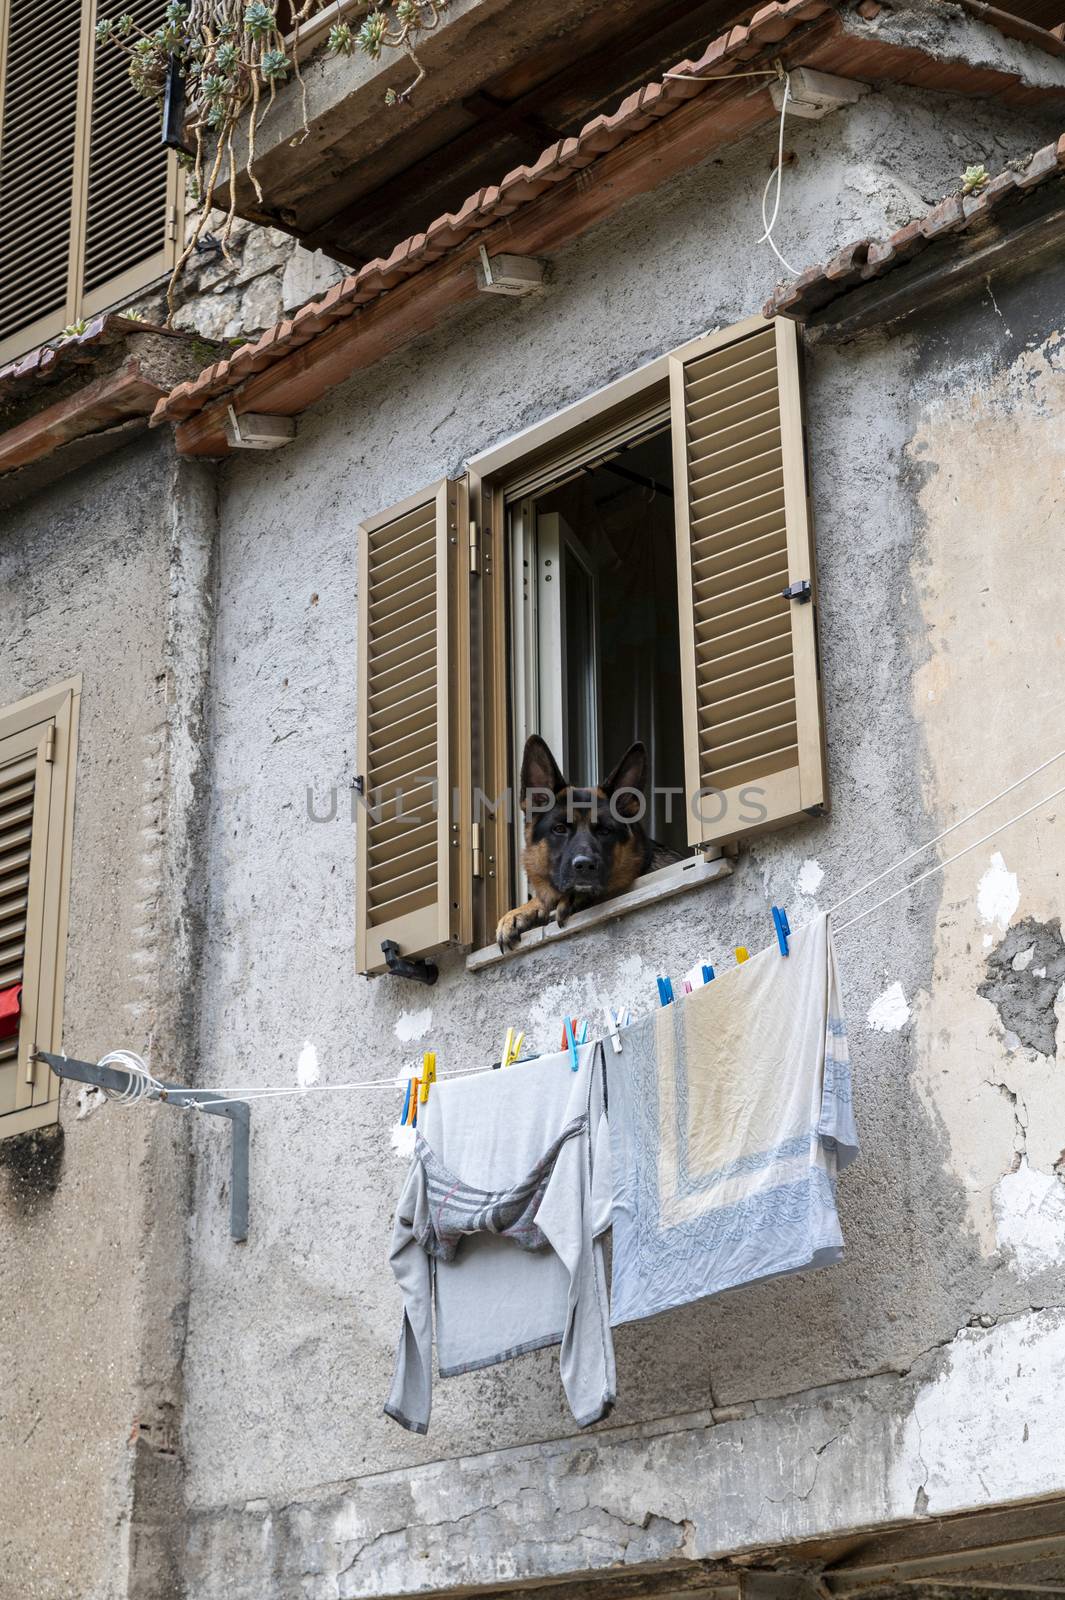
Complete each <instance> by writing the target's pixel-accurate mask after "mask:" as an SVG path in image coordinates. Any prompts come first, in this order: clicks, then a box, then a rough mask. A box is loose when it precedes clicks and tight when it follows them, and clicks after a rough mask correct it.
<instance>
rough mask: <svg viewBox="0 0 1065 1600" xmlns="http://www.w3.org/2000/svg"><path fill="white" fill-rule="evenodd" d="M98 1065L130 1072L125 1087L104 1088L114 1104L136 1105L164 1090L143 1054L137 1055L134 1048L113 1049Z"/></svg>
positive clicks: (117, 1070)
mask: <svg viewBox="0 0 1065 1600" xmlns="http://www.w3.org/2000/svg"><path fill="white" fill-rule="evenodd" d="M96 1065H97V1066H98V1067H113V1068H114V1069H115V1071H116V1072H125V1073H128V1074H129V1082H128V1083H127V1084H126V1087H125V1088H124V1089H106V1088H105V1089H104V1094H105V1095H106V1096H107V1098H108V1099H109V1100H110V1101H111V1103H112V1105H116V1106H135V1105H138V1104H139V1103H140V1101H142V1100H148V1099H152V1098H154V1097H155V1096H157V1095H160V1094H162V1093H163V1092H164V1089H163V1085H162V1084H161V1083H160V1082H159V1079H158V1078H156V1077H155V1076H154V1075H153V1073H152V1071H151V1068H150V1067H149V1066H148V1064H147V1062H146V1061H145V1060H144V1058H143V1056H138V1055H136V1054H135V1053H134V1052H133V1051H132V1050H112V1051H111V1053H110V1055H106V1056H102V1057H101V1058H100V1060H99V1061H98V1062H97V1063H96Z"/></svg>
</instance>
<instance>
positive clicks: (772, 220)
mask: <svg viewBox="0 0 1065 1600" xmlns="http://www.w3.org/2000/svg"><path fill="white" fill-rule="evenodd" d="M790 98H791V74H790V73H789V72H786V73H785V74H784V94H783V97H782V99H781V102H780V133H779V135H778V137H777V164H776V166H775V167H774V169H773V171H772V172H771V173H770V174H769V177H768V178H767V179H766V186H765V188H764V189H763V190H762V226H763V228H764V229H765V232H764V233H763V234H762V237H761V238H760V239H759V241H758V243H759V244H767V245H768V246H769V248H770V250H772V252H773V254H774V255H775V256H776V258H777V260H778V261H779V262H780V264H781V266H782V267H786V268H787V269H788V271H789V272H790V273H791V275H792V277H793V278H797V277H798V276H799V274H798V271H797V270H796V268H795V267H793V266H792V264H791V262H790V261H786V260H785V259H784V257H783V256H782V255H781V253H780V251H779V250H778V249H777V245H776V240H775V239H774V238H773V229H774V228H775V227H776V225H777V216H778V214H779V212H780V194H781V189H782V187H783V183H784V119H785V117H786V116H787V114H788V101H789V99H790ZM774 178H775V179H776V180H777V193H776V198H775V200H774V201H773V215H772V216H771V217H769V218H767V217H766V214H765V203H766V201H767V200H768V198H769V185H770V184H771V183H772V182H773V179H774Z"/></svg>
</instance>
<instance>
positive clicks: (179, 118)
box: [160, 55, 196, 156]
mask: <svg viewBox="0 0 1065 1600" xmlns="http://www.w3.org/2000/svg"><path fill="white" fill-rule="evenodd" d="M160 140H161V142H162V144H164V145H165V146H166V148H167V149H168V150H180V151H182V152H183V153H184V154H185V155H187V156H194V155H195V154H196V147H195V145H190V144H189V141H188V136H187V135H186V133H185V79H184V78H183V76H182V73H181V65H180V63H179V61H178V58H177V56H175V55H170V56H168V57H167V61H166V78H165V80H164V85H163V127H162V132H161V134H160Z"/></svg>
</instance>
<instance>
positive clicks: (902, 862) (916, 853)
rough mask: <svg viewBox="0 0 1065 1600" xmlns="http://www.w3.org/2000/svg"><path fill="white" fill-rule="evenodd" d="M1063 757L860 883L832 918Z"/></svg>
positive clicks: (831, 910)
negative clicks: (873, 876) (874, 886)
mask: <svg viewBox="0 0 1065 1600" xmlns="http://www.w3.org/2000/svg"><path fill="white" fill-rule="evenodd" d="M1062 756H1065V750H1059V751H1058V753H1057V755H1055V756H1049V757H1048V758H1047V760H1046V761H1041V762H1040V763H1039V765H1038V766H1037V767H1033V768H1032V770H1031V772H1026V773H1025V774H1024V777H1023V778H1018V779H1017V781H1016V782H1015V783H1011V784H1009V785H1008V787H1007V788H1005V789H1000V790H999V792H998V794H993V795H992V796H991V798H990V800H985V801H984V803H983V805H979V806H977V807H976V810H975V811H970V812H969V813H968V815H967V816H964V817H959V818H958V820H957V822H952V823H951V825H950V827H949V828H944V829H943V832H942V833H937V834H936V836H935V838H934V839H926V840H925V842H924V844H919V845H918V846H917V848H916V850H911V851H910V853H909V855H907V856H902V857H901V858H900V859H899V860H898V861H893V862H892V863H891V865H890V866H889V867H885V868H884V870H883V872H878V873H877V875H876V877H875V878H868V879H867V880H866V882H865V883H860V884H859V885H858V887H857V889H852V890H851V892H850V894H845V895H844V896H843V899H842V900H837V901H836V903H835V905H834V906H829V908H828V915H829V916H830V917H832V916H835V914H836V912H837V911H838V910H839V909H840V907H841V906H845V905H847V903H848V902H849V901H851V900H854V899H855V898H856V897H857V896H858V895H860V894H864V893H865V891H866V889H871V888H872V887H873V885H874V884H875V883H880V881H881V880H882V879H883V878H887V877H889V876H890V875H891V873H893V872H897V871H898V869H899V868H900V867H904V866H905V865H906V863H907V861H912V860H913V859H914V857H915V856H922V855H924V853H925V851H926V850H931V848H932V846H933V845H934V844H938V843H939V842H940V840H941V839H945V838H946V837H947V835H948V834H951V833H955V832H956V831H957V830H958V829H959V828H963V827H964V826H965V824H966V823H967V822H971V821H972V820H973V818H974V817H978V816H979V815H980V813H981V812H982V811H986V810H988V808H989V807H990V806H993V805H994V804H995V802H996V801H997V800H1004V799H1005V798H1006V796H1007V795H1008V794H1012V793H1013V791H1014V789H1019V788H1020V787H1021V784H1022V783H1027V782H1028V779H1029V778H1037V777H1038V776H1039V774H1040V773H1041V772H1045V771H1046V769H1047V767H1052V766H1053V765H1054V763H1055V761H1060V760H1061V758H1062ZM837 932H838V929H837Z"/></svg>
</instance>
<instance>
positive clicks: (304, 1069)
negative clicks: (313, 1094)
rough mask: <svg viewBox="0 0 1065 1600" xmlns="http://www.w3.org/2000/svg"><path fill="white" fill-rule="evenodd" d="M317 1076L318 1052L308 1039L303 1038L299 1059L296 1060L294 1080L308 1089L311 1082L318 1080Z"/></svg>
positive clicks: (301, 1086)
mask: <svg viewBox="0 0 1065 1600" xmlns="http://www.w3.org/2000/svg"><path fill="white" fill-rule="evenodd" d="M318 1078H319V1072H318V1052H317V1050H316V1049H315V1048H314V1045H313V1044H312V1043H311V1041H310V1039H305V1040H304V1041H303V1049H302V1050H301V1051H300V1054H299V1060H298V1061H297V1062H296V1082H297V1083H298V1084H299V1086H300V1088H301V1089H309V1088H310V1087H311V1085H312V1084H313V1083H317V1082H318Z"/></svg>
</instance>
